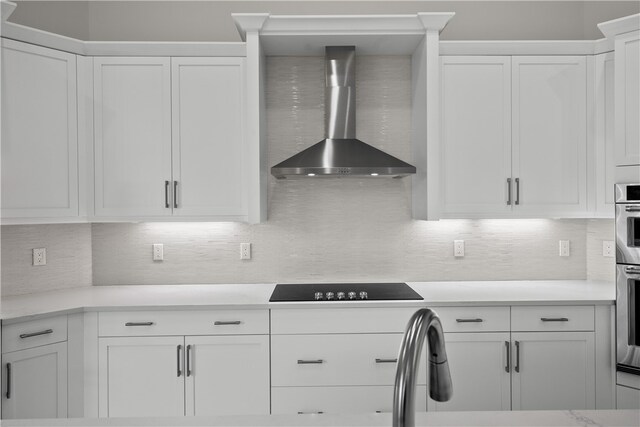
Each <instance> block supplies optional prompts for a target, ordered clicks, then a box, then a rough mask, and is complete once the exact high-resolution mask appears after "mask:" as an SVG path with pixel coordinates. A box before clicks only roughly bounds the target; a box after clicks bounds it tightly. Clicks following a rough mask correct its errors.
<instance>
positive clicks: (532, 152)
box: [441, 56, 587, 218]
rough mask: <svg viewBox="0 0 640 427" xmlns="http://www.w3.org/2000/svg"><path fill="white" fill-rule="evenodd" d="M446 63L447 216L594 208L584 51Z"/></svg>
mask: <svg viewBox="0 0 640 427" xmlns="http://www.w3.org/2000/svg"><path fill="white" fill-rule="evenodd" d="M441 64H442V100H441V105H442V146H443V147H442V153H443V163H444V167H443V170H444V172H443V174H442V176H443V183H442V185H443V189H442V194H443V197H442V204H443V216H444V217H445V218H510V217H525V218H527V217H529V218H535V217H579V216H585V214H586V212H587V170H586V165H587V135H586V103H587V101H586V94H587V91H586V89H587V87H586V59H585V57H584V56H554V57H545V56H513V57H501V56H484V57H480V56H456V57H442V58H441Z"/></svg>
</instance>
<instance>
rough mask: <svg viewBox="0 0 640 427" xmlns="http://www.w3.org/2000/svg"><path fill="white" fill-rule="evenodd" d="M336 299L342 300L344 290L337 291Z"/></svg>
mask: <svg viewBox="0 0 640 427" xmlns="http://www.w3.org/2000/svg"><path fill="white" fill-rule="evenodd" d="M338 299H339V300H343V299H344V292H338Z"/></svg>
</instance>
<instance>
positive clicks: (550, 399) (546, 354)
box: [511, 332, 595, 410]
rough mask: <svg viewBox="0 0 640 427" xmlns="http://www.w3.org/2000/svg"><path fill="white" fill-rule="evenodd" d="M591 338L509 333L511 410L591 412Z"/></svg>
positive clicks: (573, 334)
mask: <svg viewBox="0 0 640 427" xmlns="http://www.w3.org/2000/svg"><path fill="white" fill-rule="evenodd" d="M593 335H594V334H593V332H517V333H512V334H511V340H512V344H513V345H512V358H513V374H512V390H513V393H512V407H513V409H514V410H537V409H541V410H554V409H595V348H594V336H593Z"/></svg>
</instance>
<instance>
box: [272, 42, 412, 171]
mask: <svg viewBox="0 0 640 427" xmlns="http://www.w3.org/2000/svg"><path fill="white" fill-rule="evenodd" d="M355 65H356V55H355V46H327V47H326V48H325V136H326V138H325V139H323V140H322V141H320V142H318V143H317V144H315V145H312V146H311V147H309V148H307V149H305V150H303V151H301V152H299V153H298V154H295V155H294V156H292V157H289V158H288V159H286V160H285V161H283V162H281V163H278V164H277V165H275V166H273V167H272V168H271V174H272V175H273V176H275V177H276V178H278V179H282V178H293V177H305V176H318V177H323V176H325V177H327V176H328V177H335V176H358V177H362V176H386V177H393V178H401V177H404V176H407V175H410V174H414V173H416V168H415V166H412V165H410V164H409V163H406V162H404V161H402V160H400V159H398V158H396V157H393V156H391V155H389V154H387V153H385V152H384V151H381V150H378V149H377V148H375V147H372V146H371V145H369V144H366V143H364V142H362V141H360V140H358V139H356V137H355V128H356V108H355V107H356V79H355V74H356V73H355Z"/></svg>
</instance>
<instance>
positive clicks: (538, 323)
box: [511, 305, 595, 331]
mask: <svg viewBox="0 0 640 427" xmlns="http://www.w3.org/2000/svg"><path fill="white" fill-rule="evenodd" d="M594 322H595V320H594V310H593V306H571V305H556V306H553V305H549V306H514V307H511V330H512V331H593V330H594Z"/></svg>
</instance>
